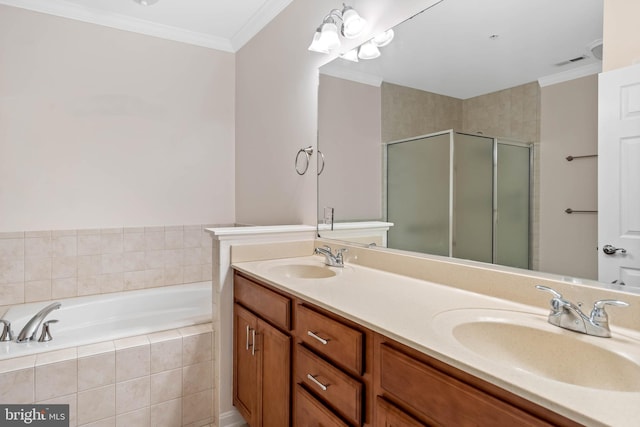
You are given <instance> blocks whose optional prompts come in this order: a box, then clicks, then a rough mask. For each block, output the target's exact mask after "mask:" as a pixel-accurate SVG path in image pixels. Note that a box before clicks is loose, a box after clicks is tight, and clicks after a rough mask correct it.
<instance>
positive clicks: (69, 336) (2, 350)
mask: <svg viewBox="0 0 640 427" xmlns="http://www.w3.org/2000/svg"><path fill="white" fill-rule="evenodd" d="M211 289H212V288H211V282H199V283H189V284H186V285H175V286H165V287H160V288H150V289H143V290H138V291H127V292H117V293H112V294H103V295H92V296H87V297H78V298H67V299H60V300H58V301H59V302H61V303H62V307H61V308H60V309H59V310H54V311H52V312H51V313H50V314H49V315H48V316H47V318H46V319H45V320H51V319H57V320H58V322H57V323H52V324H51V325H50V330H51V335H52V336H53V340H52V341H49V342H42V343H40V342H37V341H33V342H28V343H16V342H15V341H14V342H5V343H0V360H2V359H8V358H11V357H18V356H25V355H28V354H35V353H42V352H45V351H52V350H59V349H63V348H69V347H77V346H80V345H86V344H92V343H98V342H103V341H110V340H115V339H119V338H125V337H130V336H135V335H144V334H149V333H152V332H157V331H164V330H168V329H176V328H181V327H185V326H191V325H196V324H199V323H209V322H211V316H212V310H211V306H212V300H211ZM52 302H53V301H47V302H39V303H29V304H21V305H17V306H14V307H11V308H10V309H9V311H7V313H6V314H5V315H4V316H3V318H4V319H6V320H9V321H10V322H11V329H12V330H13V333H14V339H15V337H17V336H18V334H19V333H20V331H21V330H22V327H23V326H24V325H25V324H26V323H27V322H28V321H29V319H30V318H31V317H33V315H34V314H36V313H37V312H38V311H39V310H40V309H42V308H43V307H46V306H47V305H49V304H51V303H52ZM39 335H40V330H38V333H37V334H36V338H38V337H39Z"/></svg>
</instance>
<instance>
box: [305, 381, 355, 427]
mask: <svg viewBox="0 0 640 427" xmlns="http://www.w3.org/2000/svg"><path fill="white" fill-rule="evenodd" d="M295 408H296V410H295V414H294V417H293V418H294V422H293V425H294V426H296V427H348V424H346V423H344V422H343V421H342V420H341V419H340V418H338V417H337V416H335V415H334V414H333V413H332V412H331V411H330V410H329V409H327V408H326V407H325V406H324V405H323V404H322V403H320V402H318V401H317V400H316V399H315V398H314V397H313V396H311V395H310V394H309V393H308V392H307V391H306V390H305V389H303V388H302V386H300V385H296V403H295Z"/></svg>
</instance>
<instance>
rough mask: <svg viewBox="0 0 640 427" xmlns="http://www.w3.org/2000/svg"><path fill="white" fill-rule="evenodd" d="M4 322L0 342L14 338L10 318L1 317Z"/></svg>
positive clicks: (0, 320) (0, 321)
mask: <svg viewBox="0 0 640 427" xmlns="http://www.w3.org/2000/svg"><path fill="white" fill-rule="evenodd" d="M0 323H2V325H3V326H2V333H0V342H7V341H11V340H13V333H12V332H11V322H9V321H8V320H4V319H0Z"/></svg>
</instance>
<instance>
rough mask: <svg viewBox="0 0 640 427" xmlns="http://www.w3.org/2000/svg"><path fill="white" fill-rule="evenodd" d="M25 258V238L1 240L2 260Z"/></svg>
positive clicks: (0, 256)
mask: <svg viewBox="0 0 640 427" xmlns="http://www.w3.org/2000/svg"><path fill="white" fill-rule="evenodd" d="M22 257H24V238H17V239H2V238H0V259H3V258H22Z"/></svg>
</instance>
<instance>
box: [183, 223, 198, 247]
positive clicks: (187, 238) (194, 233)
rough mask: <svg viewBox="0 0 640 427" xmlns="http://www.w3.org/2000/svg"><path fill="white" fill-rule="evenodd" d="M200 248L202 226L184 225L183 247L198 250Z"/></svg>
mask: <svg viewBox="0 0 640 427" xmlns="http://www.w3.org/2000/svg"><path fill="white" fill-rule="evenodd" d="M200 246H202V226H200V225H185V226H184V247H185V248H199V247H200Z"/></svg>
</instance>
